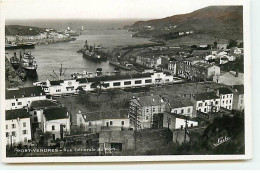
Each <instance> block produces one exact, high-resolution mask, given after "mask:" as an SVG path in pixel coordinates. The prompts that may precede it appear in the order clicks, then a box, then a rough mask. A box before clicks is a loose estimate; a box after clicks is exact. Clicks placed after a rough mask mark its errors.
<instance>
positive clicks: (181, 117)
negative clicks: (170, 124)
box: [164, 112, 194, 121]
mask: <svg viewBox="0 0 260 173" xmlns="http://www.w3.org/2000/svg"><path fill="white" fill-rule="evenodd" d="M164 114H165V115H171V116H173V117H175V118H180V119H187V120H192V121H194V120H193V119H192V118H191V117H189V116H185V115H180V114H175V113H170V112H164Z"/></svg>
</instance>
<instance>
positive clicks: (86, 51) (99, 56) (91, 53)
mask: <svg viewBox="0 0 260 173" xmlns="http://www.w3.org/2000/svg"><path fill="white" fill-rule="evenodd" d="M99 49H100V48H99V47H98V48H97V47H96V46H95V45H94V46H89V45H88V41H87V40H86V41H85V45H84V48H83V49H82V50H81V52H82V53H83V57H84V58H87V59H89V60H92V61H95V62H101V61H106V60H107V56H106V55H105V54H104V53H102V52H100V51H99Z"/></svg>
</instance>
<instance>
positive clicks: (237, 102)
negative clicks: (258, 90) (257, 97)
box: [232, 85, 245, 111]
mask: <svg viewBox="0 0 260 173" xmlns="http://www.w3.org/2000/svg"><path fill="white" fill-rule="evenodd" d="M232 89H233V91H234V93H233V94H234V96H233V106H232V107H233V109H236V110H240V111H242V110H244V106H245V103H244V99H245V98H244V85H234V86H232Z"/></svg>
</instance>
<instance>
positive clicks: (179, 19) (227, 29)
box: [130, 6, 243, 40]
mask: <svg viewBox="0 0 260 173" xmlns="http://www.w3.org/2000/svg"><path fill="white" fill-rule="evenodd" d="M130 28H131V30H132V31H135V32H136V34H135V35H136V36H144V37H162V38H163V37H167V36H168V37H169V36H171V35H174V34H176V33H178V32H187V31H193V35H194V34H207V35H211V36H212V37H213V38H214V37H215V38H220V39H221V38H226V39H236V40H242V39H243V7H242V6H209V7H206V8H203V9H199V10H197V11H194V12H191V13H187V14H181V15H174V16H170V17H166V18H162V19H155V20H149V21H138V22H136V23H135V24H133V25H132V26H130ZM190 35H192V34H190ZM183 36H186V35H183ZM189 37H190V36H189Z"/></svg>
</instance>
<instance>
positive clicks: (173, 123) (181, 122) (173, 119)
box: [163, 112, 198, 130]
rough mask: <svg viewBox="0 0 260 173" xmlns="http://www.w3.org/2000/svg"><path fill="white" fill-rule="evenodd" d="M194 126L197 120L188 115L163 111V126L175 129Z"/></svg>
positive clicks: (196, 124)
mask: <svg viewBox="0 0 260 173" xmlns="http://www.w3.org/2000/svg"><path fill="white" fill-rule="evenodd" d="M195 126H198V122H197V121H195V120H193V119H191V118H190V117H187V116H183V115H179V114H175V113H169V112H164V114H163V127H166V128H168V127H169V129H171V130H175V129H184V128H185V127H187V128H189V127H195Z"/></svg>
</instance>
